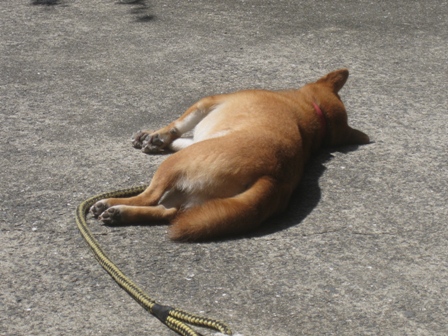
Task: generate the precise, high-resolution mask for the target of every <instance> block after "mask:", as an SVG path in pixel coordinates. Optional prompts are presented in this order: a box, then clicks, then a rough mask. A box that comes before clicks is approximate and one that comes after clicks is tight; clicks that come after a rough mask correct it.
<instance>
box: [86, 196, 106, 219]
mask: <svg viewBox="0 0 448 336" xmlns="http://www.w3.org/2000/svg"><path fill="white" fill-rule="evenodd" d="M107 208H108V205H107V204H106V201H105V200H101V201H98V202H96V203H95V204H94V205H92V206H91V207H90V212H91V213H92V214H93V217H95V218H98V217H99V216H100V215H101V214H102V213H103V212H104V211H105V210H106V209H107Z"/></svg>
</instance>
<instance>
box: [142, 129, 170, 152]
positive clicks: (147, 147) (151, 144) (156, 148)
mask: <svg viewBox="0 0 448 336" xmlns="http://www.w3.org/2000/svg"><path fill="white" fill-rule="evenodd" d="M164 147H165V140H164V139H162V136H161V135H160V134H158V133H155V134H151V135H150V136H149V137H147V138H145V140H144V141H143V143H142V152H143V153H146V154H157V153H162V152H164V149H163V148H164Z"/></svg>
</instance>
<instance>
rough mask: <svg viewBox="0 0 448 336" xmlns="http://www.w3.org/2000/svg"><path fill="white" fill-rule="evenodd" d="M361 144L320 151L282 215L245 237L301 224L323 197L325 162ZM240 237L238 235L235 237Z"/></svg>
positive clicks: (278, 230) (311, 161)
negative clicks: (321, 187)
mask: <svg viewBox="0 0 448 336" xmlns="http://www.w3.org/2000/svg"><path fill="white" fill-rule="evenodd" d="M358 147H359V146H347V147H344V148H338V149H327V150H322V151H320V152H319V153H318V154H317V155H316V156H314V157H313V158H312V159H311V160H310V162H309V163H308V164H307V166H306V167H305V171H304V174H303V178H302V181H301V182H300V183H299V186H298V187H297V189H296V190H295V191H294V192H293V194H292V196H291V199H290V200H289V203H288V207H287V209H286V210H285V211H284V212H283V213H282V214H280V215H277V216H274V217H272V218H270V219H268V220H267V221H266V222H264V223H263V224H262V225H261V226H260V228H258V229H257V230H255V231H253V232H251V233H248V234H246V235H244V237H245V238H253V237H262V236H266V235H270V234H273V233H275V232H280V231H283V230H286V229H288V228H290V227H292V226H295V225H298V224H300V223H301V222H302V221H303V220H304V219H305V218H306V217H307V216H308V215H309V214H310V213H311V212H312V211H313V209H314V208H315V207H316V206H317V204H318V203H319V201H320V199H321V190H320V187H319V179H320V177H321V176H322V175H323V174H324V172H325V170H326V169H327V168H326V167H325V163H327V162H329V161H330V160H332V159H333V157H334V156H333V154H332V153H334V152H340V153H344V154H347V153H349V152H351V151H354V150H356V149H357V148H358ZM235 238H236V239H238V237H235Z"/></svg>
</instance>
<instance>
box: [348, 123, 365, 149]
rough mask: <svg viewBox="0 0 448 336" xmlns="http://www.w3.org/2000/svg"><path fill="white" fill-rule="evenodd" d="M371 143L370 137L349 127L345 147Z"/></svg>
mask: <svg viewBox="0 0 448 336" xmlns="http://www.w3.org/2000/svg"><path fill="white" fill-rule="evenodd" d="M368 143H370V139H369V136H368V135H367V134H365V133H363V132H361V131H359V130H357V129H354V128H351V127H350V126H349V129H348V132H347V139H346V140H345V145H365V144H368Z"/></svg>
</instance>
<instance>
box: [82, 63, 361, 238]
mask: <svg viewBox="0 0 448 336" xmlns="http://www.w3.org/2000/svg"><path fill="white" fill-rule="evenodd" d="M347 78H348V70H346V69H341V70H337V71H334V72H331V73H329V74H328V75H326V76H324V77H322V78H320V79H319V80H318V81H317V82H315V83H311V84H307V85H305V86H304V87H303V88H301V89H299V90H285V91H267V90H246V91H239V92H236V93H231V94H222V95H216V96H211V97H207V98H204V99H201V100H200V101H198V102H197V103H196V104H194V105H193V106H191V107H190V108H189V109H188V110H187V111H186V112H185V113H184V114H183V115H182V116H181V117H180V118H179V119H177V120H175V121H173V122H172V123H170V124H169V125H168V126H166V127H164V128H162V129H160V130H158V131H156V132H153V133H151V132H149V131H143V132H138V133H137V134H136V135H135V136H134V138H133V146H134V147H135V148H138V149H141V150H142V151H143V152H145V153H149V154H155V153H161V152H163V151H165V150H170V151H174V152H175V153H174V154H172V155H171V156H169V157H168V158H167V159H166V160H165V161H164V162H163V163H162V164H161V165H160V167H159V169H158V170H157V171H156V173H155V174H154V177H153V179H152V181H151V184H150V185H149V187H148V188H147V189H146V190H145V191H144V192H142V193H141V194H139V195H137V196H135V197H130V198H110V199H105V200H101V201H99V202H97V203H96V204H95V205H93V206H92V208H91V211H92V213H93V215H94V216H95V217H97V218H99V219H100V220H101V221H103V222H104V223H105V224H110V225H113V224H133V223H149V222H153V221H161V220H162V221H168V222H170V223H171V225H170V227H169V236H170V238H172V239H173V240H183V241H198V240H211V239H216V238H222V237H226V236H229V235H236V234H241V233H244V232H247V231H250V230H253V229H254V228H256V227H257V226H259V225H260V224H261V223H262V222H263V221H264V220H266V219H267V218H269V217H271V216H272V215H274V214H277V213H279V212H281V211H283V210H284V209H285V208H286V206H287V204H288V201H289V199H290V197H291V194H292V192H293V191H294V189H295V188H296V186H297V185H298V183H299V181H300V179H301V177H302V174H303V170H304V166H305V163H306V162H307V161H308V160H309V158H310V156H311V154H312V153H314V152H316V151H317V150H318V149H319V148H321V147H324V146H332V147H333V146H344V145H361V144H367V143H369V137H368V136H367V135H366V134H364V133H363V132H361V131H358V130H356V129H353V128H351V127H350V126H349V125H348V123H347V113H346V111H345V107H344V104H343V103H342V101H341V99H340V97H339V95H338V91H339V90H340V89H341V88H342V87H343V85H344V84H345V82H346V80H347ZM193 129H194V134H193V137H192V138H182V137H181V135H182V134H184V133H186V132H188V131H191V130H193Z"/></svg>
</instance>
